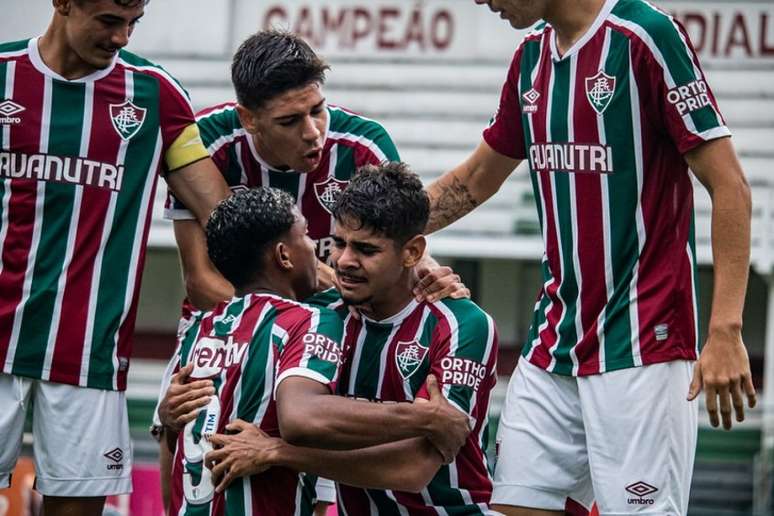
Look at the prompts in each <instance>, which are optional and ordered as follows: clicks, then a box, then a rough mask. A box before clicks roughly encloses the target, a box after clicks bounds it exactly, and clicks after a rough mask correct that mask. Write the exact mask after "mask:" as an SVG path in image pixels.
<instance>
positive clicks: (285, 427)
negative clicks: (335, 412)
mask: <svg viewBox="0 0 774 516" xmlns="http://www.w3.org/2000/svg"><path fill="white" fill-rule="evenodd" d="M285 412H286V413H284V414H282V415H280V416H279V427H280V428H279V430H280V435H281V436H282V439H283V440H284V441H285V442H287V443H288V444H292V445H293V446H304V447H307V448H316V447H318V446H319V443H320V441H321V437H322V436H323V435H324V434H325V429H324V428H323V425H321V424H320V423H318V422H316V421H315V418H314V416H312V415H311V413H310V412H308V411H304V410H303V409H301V410H291V411H285ZM287 412H289V413H287Z"/></svg>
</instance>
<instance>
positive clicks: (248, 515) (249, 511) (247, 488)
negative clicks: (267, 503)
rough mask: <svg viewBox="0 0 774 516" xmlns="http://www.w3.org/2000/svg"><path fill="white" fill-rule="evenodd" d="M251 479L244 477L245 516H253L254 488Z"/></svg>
mask: <svg viewBox="0 0 774 516" xmlns="http://www.w3.org/2000/svg"><path fill="white" fill-rule="evenodd" d="M251 478H252V477H250V476H247V477H242V505H244V508H245V516H253V486H252V483H251V482H250V479H251ZM226 493H228V491H226ZM210 510H212V508H210Z"/></svg>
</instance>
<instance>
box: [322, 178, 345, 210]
mask: <svg viewBox="0 0 774 516" xmlns="http://www.w3.org/2000/svg"><path fill="white" fill-rule="evenodd" d="M347 184H349V181H341V180H339V179H336V178H335V177H329V178H328V179H327V180H326V181H323V182H322V183H315V184H314V193H315V195H316V196H317V200H318V201H319V202H320V205H321V206H322V207H323V208H325V211H327V212H328V213H333V205H334V204H336V201H337V200H338V199H339V195H341V192H343V191H344V189H345V188H346V187H347Z"/></svg>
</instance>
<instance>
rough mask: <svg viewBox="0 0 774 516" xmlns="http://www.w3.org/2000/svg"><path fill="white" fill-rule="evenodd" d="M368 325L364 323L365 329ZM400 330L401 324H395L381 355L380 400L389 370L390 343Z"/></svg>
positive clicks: (378, 390) (377, 394)
mask: <svg viewBox="0 0 774 516" xmlns="http://www.w3.org/2000/svg"><path fill="white" fill-rule="evenodd" d="M365 326H366V323H365V321H363V327H364V328H365ZM399 329H400V323H397V324H393V325H392V329H391V330H390V334H389V335H388V336H387V340H386V341H385V343H384V347H383V348H382V352H381V354H380V355H379V383H378V384H377V385H376V397H377V398H379V399H382V398H383V396H382V387H383V386H384V377H385V376H386V374H387V373H386V370H387V360H389V355H390V343H391V342H392V339H393V338H394V337H395V334H396V333H398V330H399Z"/></svg>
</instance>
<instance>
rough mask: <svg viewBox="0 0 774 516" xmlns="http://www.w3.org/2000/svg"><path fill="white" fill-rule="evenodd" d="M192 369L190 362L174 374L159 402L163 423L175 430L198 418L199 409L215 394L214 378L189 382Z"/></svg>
mask: <svg viewBox="0 0 774 516" xmlns="http://www.w3.org/2000/svg"><path fill="white" fill-rule="evenodd" d="M192 371H193V364H188V365H186V366H185V367H183V368H182V369H180V370H179V371H178V372H177V374H175V375H173V376H172V380H171V382H170V384H169V388H168V389H167V392H166V393H165V394H164V398H163V399H162V400H161V403H160V404H159V419H160V420H161V423H162V424H163V425H164V426H167V427H169V428H171V429H172V430H174V431H175V432H180V431H181V430H182V429H183V427H184V426H185V425H186V424H187V423H189V422H190V421H193V420H194V419H196V416H198V415H199V411H201V409H202V408H203V407H205V406H207V404H208V403H209V402H210V396H212V395H214V394H215V387H214V386H213V383H212V380H197V381H194V382H188V378H189V377H190V376H191V372H192Z"/></svg>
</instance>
